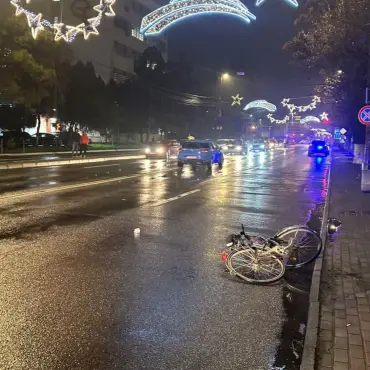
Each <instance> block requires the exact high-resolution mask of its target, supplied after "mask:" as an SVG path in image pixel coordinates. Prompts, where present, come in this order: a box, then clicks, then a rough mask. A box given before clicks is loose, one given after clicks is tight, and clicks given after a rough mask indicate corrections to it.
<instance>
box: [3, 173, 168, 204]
mask: <svg viewBox="0 0 370 370" xmlns="http://www.w3.org/2000/svg"><path fill="white" fill-rule="evenodd" d="M173 170H174V169H173V168H168V169H164V170H158V171H151V172H142V173H137V174H135V175H127V176H120V177H114V178H112V179H105V180H96V181H89V182H83V183H80V184H73V185H64V186H59V187H53V188H48V189H42V190H41V189H40V190H37V191H29V190H28V191H24V192H23V193H21V194H14V193H10V194H9V195H5V196H0V201H1V200H5V199H14V198H23V197H29V196H42V195H44V194H46V193H53V192H59V191H68V190H73V189H79V188H84V187H87V186H96V185H104V184H109V183H112V182H119V181H122V180H127V179H134V178H137V177H141V176H145V175H149V174H152V175H157V174H161V173H166V172H171V171H173Z"/></svg>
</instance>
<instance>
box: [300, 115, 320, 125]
mask: <svg viewBox="0 0 370 370" xmlns="http://www.w3.org/2000/svg"><path fill="white" fill-rule="evenodd" d="M300 122H301V123H302V124H303V125H304V124H306V123H307V122H320V120H319V119H318V118H317V117H315V116H307V117H304V118H302V119H301V120H300Z"/></svg>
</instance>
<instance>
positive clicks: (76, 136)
mask: <svg viewBox="0 0 370 370" xmlns="http://www.w3.org/2000/svg"><path fill="white" fill-rule="evenodd" d="M80 139H81V135H80V134H79V133H78V131H77V129H76V131H73V132H72V157H74V156H75V155H76V156H77V155H78V149H79V145H80Z"/></svg>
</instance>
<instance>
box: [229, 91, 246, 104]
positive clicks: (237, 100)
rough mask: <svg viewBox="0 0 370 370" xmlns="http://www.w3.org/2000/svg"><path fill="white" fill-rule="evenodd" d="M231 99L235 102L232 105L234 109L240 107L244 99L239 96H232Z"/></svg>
mask: <svg viewBox="0 0 370 370" xmlns="http://www.w3.org/2000/svg"><path fill="white" fill-rule="evenodd" d="M231 99H233V102H232V103H231V106H232V107H233V106H234V105H240V104H241V102H242V100H243V99H244V98H242V97H241V96H239V94H237V95H235V96H232V97H231Z"/></svg>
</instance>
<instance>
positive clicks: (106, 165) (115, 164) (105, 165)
mask: <svg viewBox="0 0 370 370" xmlns="http://www.w3.org/2000/svg"><path fill="white" fill-rule="evenodd" d="M119 165H120V164H119V163H114V164H103V165H101V166H87V167H84V168H99V167H111V166H119Z"/></svg>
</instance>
